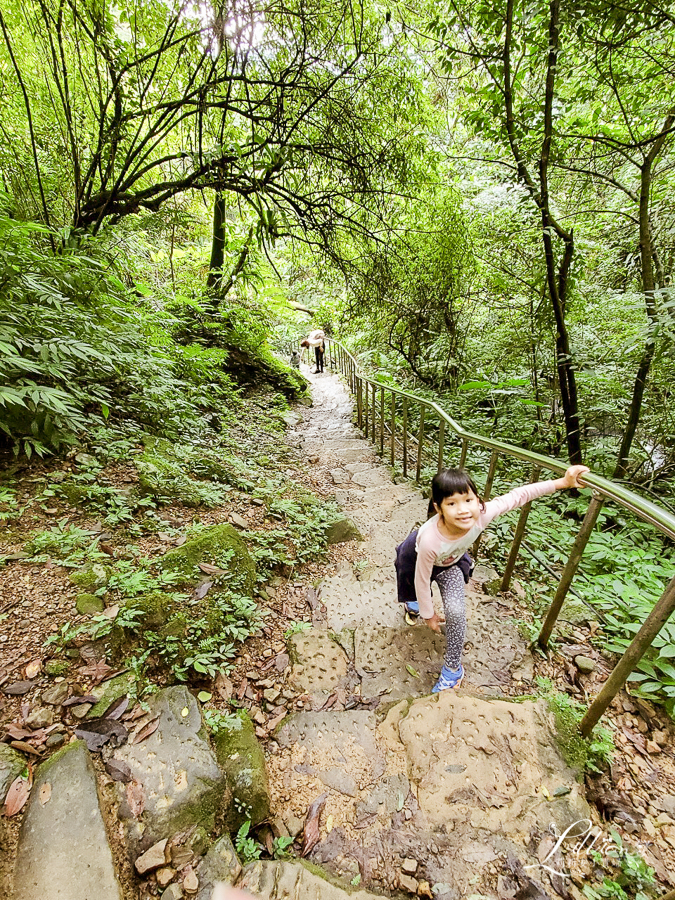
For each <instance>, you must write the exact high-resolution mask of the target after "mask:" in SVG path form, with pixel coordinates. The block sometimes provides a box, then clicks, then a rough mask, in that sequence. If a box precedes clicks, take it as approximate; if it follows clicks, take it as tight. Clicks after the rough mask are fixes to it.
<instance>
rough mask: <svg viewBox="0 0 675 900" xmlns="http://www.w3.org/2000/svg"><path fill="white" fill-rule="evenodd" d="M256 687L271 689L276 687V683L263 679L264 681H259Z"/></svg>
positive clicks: (269, 679)
mask: <svg viewBox="0 0 675 900" xmlns="http://www.w3.org/2000/svg"><path fill="white" fill-rule="evenodd" d="M256 687H259V688H271V687H274V682H273V681H272V679H271V678H263V680H262V681H259V682H258V684H257V685H256Z"/></svg>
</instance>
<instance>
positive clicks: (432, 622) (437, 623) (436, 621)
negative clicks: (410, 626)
mask: <svg viewBox="0 0 675 900" xmlns="http://www.w3.org/2000/svg"><path fill="white" fill-rule="evenodd" d="M423 618H424V617H423ZM424 624H425V625H426V626H427V627H428V628H431V630H432V631H438V632H439V633H440V630H441V625H442V624H443V619H441V617H440V616H439V615H438V613H434V614H433V616H432V617H431V618H430V619H424Z"/></svg>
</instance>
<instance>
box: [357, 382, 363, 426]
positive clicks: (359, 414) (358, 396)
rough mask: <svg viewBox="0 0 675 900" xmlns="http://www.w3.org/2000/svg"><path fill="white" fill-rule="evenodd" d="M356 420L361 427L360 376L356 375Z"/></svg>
mask: <svg viewBox="0 0 675 900" xmlns="http://www.w3.org/2000/svg"><path fill="white" fill-rule="evenodd" d="M356 421H357V423H358V426H359V428H362V427H363V408H362V397H361V378H360V377H359V376H358V375H357V376H356Z"/></svg>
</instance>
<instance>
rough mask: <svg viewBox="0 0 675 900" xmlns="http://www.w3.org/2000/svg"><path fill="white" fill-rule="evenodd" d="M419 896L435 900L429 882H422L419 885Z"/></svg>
mask: <svg viewBox="0 0 675 900" xmlns="http://www.w3.org/2000/svg"><path fill="white" fill-rule="evenodd" d="M417 896H418V897H428V898H429V900H433V896H434V895H433V892H432V890H431V885H430V884H429V882H428V881H420V883H419V884H418V885H417Z"/></svg>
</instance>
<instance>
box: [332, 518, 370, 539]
mask: <svg viewBox="0 0 675 900" xmlns="http://www.w3.org/2000/svg"><path fill="white" fill-rule="evenodd" d="M362 540H363V535H362V534H361V532H360V531H359V529H358V528H357V527H356V525H355V524H354V523H353V522H352V520H351V519H348V518H346V517H345V518H341V519H337V520H336V521H335V522H331V523H330V524H329V525H328V528H327V529H326V541H327V542H328V543H329V544H344V543H346V542H347V541H362Z"/></svg>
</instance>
